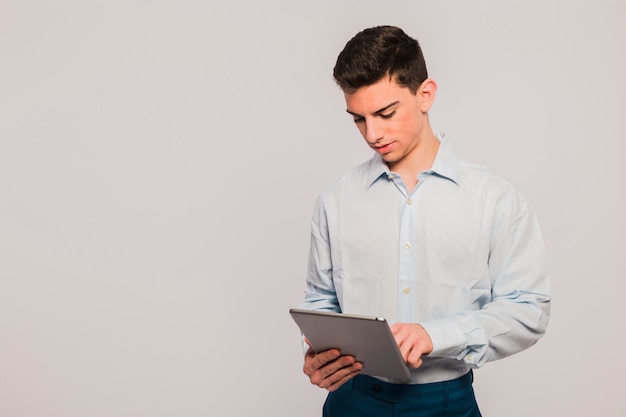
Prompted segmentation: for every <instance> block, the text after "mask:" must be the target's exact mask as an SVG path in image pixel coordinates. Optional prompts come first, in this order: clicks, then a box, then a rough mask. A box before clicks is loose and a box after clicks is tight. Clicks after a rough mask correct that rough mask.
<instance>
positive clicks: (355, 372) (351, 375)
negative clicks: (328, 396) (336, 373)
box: [326, 364, 363, 392]
mask: <svg viewBox="0 0 626 417" xmlns="http://www.w3.org/2000/svg"><path fill="white" fill-rule="evenodd" d="M355 365H356V364H355ZM362 369H363V367H359V368H356V369H352V370H351V372H349V373H348V374H346V375H345V376H343V377H342V378H341V379H339V380H338V381H336V382H334V383H332V384H330V385H329V386H328V387H327V388H326V389H327V390H328V391H329V392H333V391H336V390H337V389H339V387H341V386H342V385H343V384H345V383H346V382H348V381H349V380H350V379H352V378H354V377H355V376H357V375H358V374H360V373H361V370H362Z"/></svg>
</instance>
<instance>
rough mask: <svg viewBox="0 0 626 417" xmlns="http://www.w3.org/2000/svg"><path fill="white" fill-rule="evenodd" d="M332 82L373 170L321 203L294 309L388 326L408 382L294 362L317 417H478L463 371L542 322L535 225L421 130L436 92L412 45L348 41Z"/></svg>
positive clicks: (389, 37)
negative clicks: (377, 319) (315, 389)
mask: <svg viewBox="0 0 626 417" xmlns="http://www.w3.org/2000/svg"><path fill="white" fill-rule="evenodd" d="M334 78H335V80H336V82H337V84H338V85H339V86H340V87H341V89H342V90H343V93H344V96H345V100H346V106H347V112H348V113H349V114H350V115H351V116H352V117H353V118H354V122H355V124H356V126H357V128H358V129H359V131H360V133H361V135H362V136H363V138H364V139H365V141H366V143H367V145H368V146H370V147H371V148H372V149H373V150H374V151H375V153H374V155H373V157H372V158H371V159H370V160H369V161H367V162H365V163H363V164H362V165H360V166H358V167H356V168H355V169H353V170H351V171H350V172H348V173H347V174H346V175H345V176H344V177H343V178H341V179H340V180H338V181H337V182H335V183H334V184H332V185H331V186H330V187H328V188H327V189H326V190H325V191H323V192H322V193H321V195H320V197H319V199H318V202H317V206H316V208H315V212H314V215H313V220H312V241H311V252H310V258H309V267H308V274H307V280H306V290H305V298H304V300H303V302H302V304H301V307H302V308H307V309H311V310H329V311H338V312H343V313H352V314H364V315H372V316H382V317H385V318H386V319H387V320H388V321H389V322H390V323H393V325H392V327H391V328H392V332H393V334H394V336H395V339H396V342H397V343H398V346H399V347H400V351H401V353H402V355H403V357H404V359H405V361H406V362H407V364H408V365H409V367H410V368H411V372H412V377H411V380H410V381H408V383H407V381H395V380H382V379H379V378H374V377H370V376H365V375H360V374H359V373H360V371H361V369H362V365H361V364H360V363H357V362H355V359H354V357H351V356H342V355H341V352H339V351H338V350H337V349H331V350H328V351H324V352H314V351H313V350H312V349H310V348H309V349H308V350H307V352H306V354H305V364H304V372H305V374H306V375H308V376H309V378H310V380H311V382H312V383H313V384H315V385H318V386H320V387H322V388H325V389H327V390H328V391H329V392H330V393H329V395H328V398H327V400H326V403H325V405H324V416H327V417H349V416H376V417H383V416H392V415H393V416H396V415H406V416H413V415H414V416H417V415H419V416H431V415H432V416H435V415H437V416H443V415H445V416H480V412H479V410H478V406H477V405H476V401H475V398H474V392H473V389H472V372H471V369H472V368H478V367H479V366H481V365H483V364H484V363H486V362H488V361H492V360H496V359H500V358H503V357H506V356H509V355H511V354H514V353H516V352H519V351H521V350H523V349H526V348H528V347H530V346H532V345H533V344H534V343H535V342H536V341H537V340H538V339H539V338H540V337H541V336H542V335H543V334H544V332H545V329H546V326H547V323H548V317H549V303H550V296H549V282H548V273H547V266H546V256H545V250H544V245H543V241H542V238H541V233H540V230H539V226H538V224H537V221H536V219H535V216H534V214H533V213H532V212H531V210H530V209H529V207H528V205H527V203H526V202H525V200H524V199H523V197H522V196H521V195H520V193H519V192H518V191H517V190H516V189H515V188H514V187H513V186H512V185H511V184H509V183H508V182H506V181H504V180H502V179H500V178H498V177H496V176H494V175H492V174H491V173H490V172H488V171H487V170H485V169H484V168H482V167H480V166H477V165H473V164H470V163H467V162H465V161H462V160H461V159H459V158H458V157H457V156H456V155H455V153H454V152H453V150H452V146H451V145H450V143H449V142H448V141H447V140H446V139H445V136H444V135H442V134H439V135H438V134H435V133H434V132H433V130H432V129H431V126H430V124H429V121H428V111H429V109H430V108H431V106H432V105H433V102H434V100H435V95H436V91H437V84H436V83H435V81H434V80H432V79H430V78H428V74H427V71H426V65H425V63H424V58H423V55H422V51H421V49H420V46H419V44H418V42H417V41H416V40H414V39H412V38H410V37H409V36H407V35H406V34H405V33H404V32H403V31H402V30H401V29H399V28H396V27H390V26H384V27H374V28H370V29H366V30H364V31H362V32H360V33H358V34H357V35H356V36H355V37H354V38H353V39H351V40H350V41H349V42H348V43H347V44H346V46H345V48H344V50H343V51H342V52H341V53H340V55H339V57H338V59H337V63H336V66H335V68H334Z"/></svg>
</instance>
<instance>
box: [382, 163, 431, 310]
mask: <svg viewBox="0 0 626 417" xmlns="http://www.w3.org/2000/svg"><path fill="white" fill-rule="evenodd" d="M388 178H389V179H390V180H391V181H393V182H394V184H395V186H396V188H397V189H398V191H400V193H401V194H402V196H403V198H404V203H403V206H402V211H401V215H400V233H399V240H398V289H397V293H398V321H399V322H412V321H413V320H414V312H415V309H416V307H417V306H416V300H417V297H415V289H416V285H415V280H416V276H415V271H416V270H417V262H418V259H417V250H416V249H417V245H418V244H419V243H418V242H417V241H416V238H417V236H416V234H415V228H416V225H417V216H418V215H419V212H418V205H417V204H416V201H417V198H419V194H418V190H419V188H420V187H421V186H422V185H423V183H424V182H425V180H426V179H427V178H428V175H426V174H425V173H421V174H420V175H419V176H418V183H417V185H416V186H415V188H414V189H413V190H412V191H411V193H410V194H409V192H408V191H407V188H406V186H405V184H404V181H402V178H401V177H400V176H399V175H397V174H394V173H391V174H390V175H389V176H388Z"/></svg>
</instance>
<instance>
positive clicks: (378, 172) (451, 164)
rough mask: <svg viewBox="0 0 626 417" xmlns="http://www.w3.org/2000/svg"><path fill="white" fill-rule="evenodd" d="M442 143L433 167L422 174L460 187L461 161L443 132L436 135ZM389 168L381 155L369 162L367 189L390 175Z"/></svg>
mask: <svg viewBox="0 0 626 417" xmlns="http://www.w3.org/2000/svg"><path fill="white" fill-rule="evenodd" d="M436 136H437V139H439V141H440V145H439V150H438V151H437V155H436V156H435V160H434V161H433V165H432V167H431V168H430V169H429V170H427V171H424V172H423V173H421V174H426V175H436V176H438V177H441V178H445V179H448V180H450V181H452V182H454V183H455V184H457V185H459V183H460V179H461V160H460V159H459V157H458V156H457V155H456V153H455V152H454V149H453V148H452V144H450V142H449V141H448V140H447V139H446V134H445V133H443V132H441V133H437V134H436ZM390 173H391V172H390V171H389V167H388V166H387V164H385V162H384V161H383V159H382V158H381V156H380V155H379V154H374V156H372V159H370V161H369V166H368V169H367V184H366V186H367V188H369V187H371V186H372V184H373V183H374V182H376V181H377V180H378V179H379V178H381V177H382V176H383V175H385V177H388V176H389V175H390Z"/></svg>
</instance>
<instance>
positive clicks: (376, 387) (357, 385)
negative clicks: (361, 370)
mask: <svg viewBox="0 0 626 417" xmlns="http://www.w3.org/2000/svg"><path fill="white" fill-rule="evenodd" d="M473 380H474V378H473V374H472V371H469V372H468V373H466V374H465V375H463V376H461V377H459V378H456V379H452V380H450V381H442V382H431V383H427V384H392V383H389V382H385V381H381V380H380V379H377V378H373V377H371V376H368V375H357V376H355V377H354V378H352V380H351V381H352V384H351V385H352V386H351V388H352V389H353V390H355V391H359V392H361V393H363V394H366V395H373V396H375V397H376V398H379V399H381V400H385V401H392V402H407V403H410V402H413V401H416V400H420V399H423V398H424V397H428V396H437V395H439V394H443V395H445V394H446V393H449V392H452V391H457V390H462V389H464V388H471V387H472V382H473Z"/></svg>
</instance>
